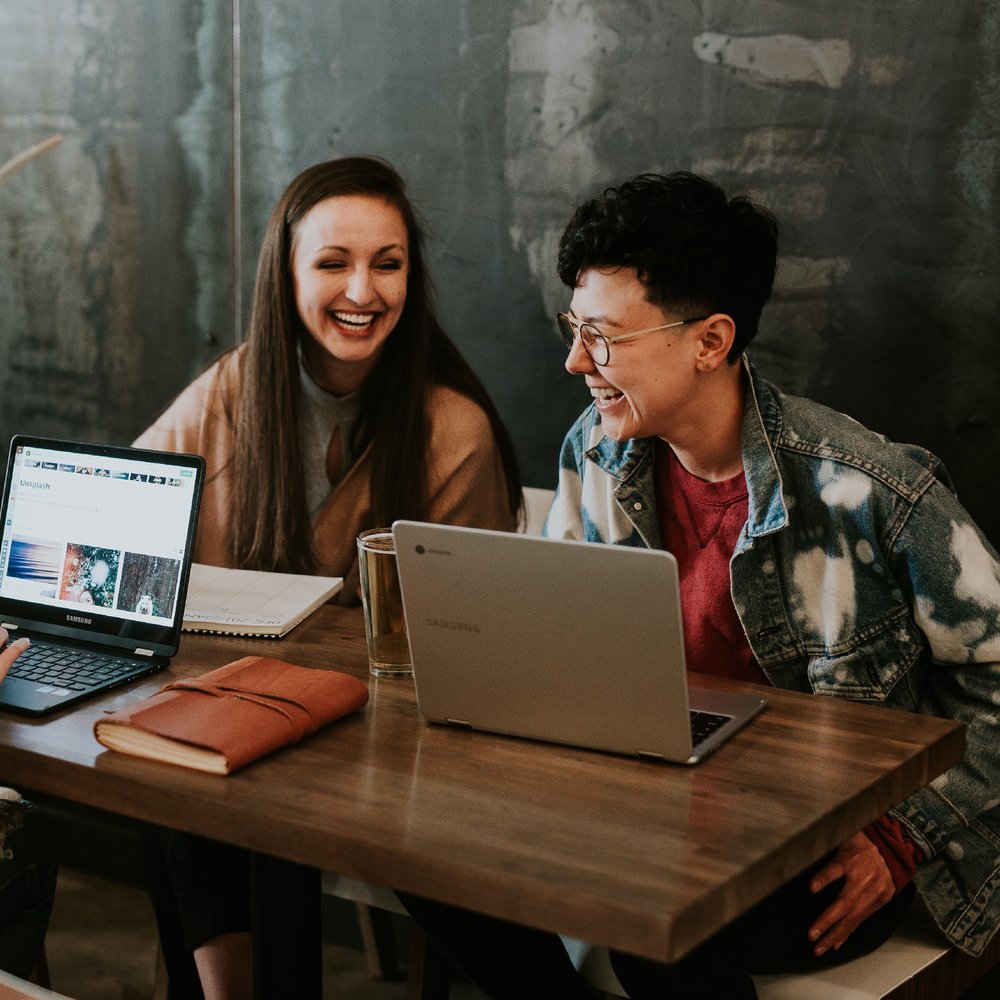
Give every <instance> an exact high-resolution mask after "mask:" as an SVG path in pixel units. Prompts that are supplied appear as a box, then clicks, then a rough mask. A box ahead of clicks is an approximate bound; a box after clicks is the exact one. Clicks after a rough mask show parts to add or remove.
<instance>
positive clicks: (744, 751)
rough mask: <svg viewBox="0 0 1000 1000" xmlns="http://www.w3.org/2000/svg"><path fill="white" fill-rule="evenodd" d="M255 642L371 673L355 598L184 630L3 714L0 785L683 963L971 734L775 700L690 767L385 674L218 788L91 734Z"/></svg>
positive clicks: (909, 718) (938, 765)
mask: <svg viewBox="0 0 1000 1000" xmlns="http://www.w3.org/2000/svg"><path fill="white" fill-rule="evenodd" d="M247 653H261V654H265V655H274V656H280V657H283V658H284V659H287V660H290V661H292V662H295V663H299V664H302V665H304V666H312V667H328V668H335V669H341V670H345V671H348V672H351V673H354V674H357V675H358V676H362V677H365V678H367V677H368V674H367V663H366V659H365V646H364V627H363V623H362V619H361V615H360V612H359V611H358V610H356V609H343V608H337V607H333V606H326V607H324V608H322V609H320V611H319V612H317V613H316V614H315V615H313V616H312V617H311V618H310V619H309V620H308V621H307V622H306V623H304V624H303V625H301V626H299V628H298V629H296V630H295V631H294V632H293V633H292V635H291V636H289V637H288V638H286V639H285V640H283V641H281V642H275V641H273V640H247V639H233V638H222V637H215V636H193V635H191V636H189V635H186V636H185V637H184V639H183V642H182V645H181V652H180V653H179V654H178V656H177V657H176V658H175V659H174V661H173V663H172V665H171V667H170V668H169V669H168V670H167V671H165V672H162V673H160V674H158V675H154V676H153V677H151V678H147V679H145V680H144V681H142V682H141V683H137V684H135V685H134V686H133V687H132V688H130V689H120V690H118V691H116V692H112V693H110V694H109V695H107V696H105V697H103V698H100V699H97V700H92V701H90V702H87V703H84V704H83V705H82V706H80V707H78V708H76V709H75V710H70V711H68V712H66V713H63V714H61V715H56V716H53V717H50V718H49V719H48V720H45V721H32V720H29V719H24V718H22V717H17V716H13V715H10V714H2V715H0V776H2V778H3V780H4V782H5V783H9V784H13V785H15V786H18V785H20V786H22V787H24V788H31V789H36V790H39V791H42V792H46V793H49V794H53V795H56V796H60V797H63V798H66V799H69V800H72V801H74V802H81V803H85V804H87V805H93V806H97V807H100V808H102V809H108V810H112V811H114V812H116V813H120V814H123V815H126V816H132V817H136V818H139V819H143V820H150V821H152V822H155V823H160V824H164V825H168V826H174V827H176V828H178V829H181V830H187V831H191V832H195V833H199V834H202V835H204V836H208V837H213V838H216V839H218V840H222V841H227V842H229V843H232V844H237V845H240V846H242V847H246V848H249V849H250V850H252V851H255V852H258V853H259V855H261V856H262V857H265V858H275V859H279V860H282V861H286V862H295V863H297V864H296V865H295V866H292V867H291V868H290V869H287V870H286V871H285V872H284V873H282V872H281V871H280V870H279V881H282V882H283V881H285V880H286V878H285V877H286V875H287V872H288V871H291V872H293V873H294V872H296V871H304V872H305V879H304V881H303V883H302V884H301V885H300V887H299V888H300V891H305V892H313V891H314V889H315V887H316V886H318V877H316V878H315V879H314V878H313V876H314V874H315V871H316V870H330V871H336V872H339V873H341V874H345V875H351V876H355V877H358V878H362V879H365V880H368V881H371V882H376V883H380V884H383V885H392V886H395V887H397V888H400V889H405V890H408V891H410V892H414V893H420V894H423V895H426V896H430V897H433V898H436V899H440V900H444V901H447V902H450V903H454V904H458V905H461V906H465V907H469V908H472V909H476V910H482V911H484V912H487V913H491V914H495V915H498V916H501V917H505V918H508V919H512V920H517V921H522V922H525V923H528V924H532V925H535V926H537V927H542V928H546V929H549V930H554V931H559V932H561V933H564V934H567V935H570V936H573V937H577V938H583V939H585V940H588V941H591V942H593V943H595V944H602V945H609V946H612V947H615V948H620V949H623V950H626V951H630V952H634V953H636V954H639V955H643V956H647V957H650V958H656V959H663V960H672V959H676V958H678V957H679V956H681V955H683V954H684V953H685V952H687V951H688V950H689V949H691V948H692V947H694V946H695V945H697V944H698V943H700V942H701V941H703V940H704V939H705V938H707V937H708V936H710V935H711V934H712V933H714V932H715V931H717V930H718V929H719V928H720V927H721V926H722V925H723V924H724V923H726V922H727V921H728V920H730V919H731V918H733V917H735V916H736V915H737V914H739V913H741V912H742V911H744V910H745V909H747V908H748V907H749V906H751V905H752V904H753V903H755V902H756V901H758V900H759V899H761V898H762V897H764V896H765V895H767V894H768V893H770V892H771V891H772V890H774V889H775V888H776V887H777V886H778V885H780V884H781V883H783V882H784V881H785V880H787V879H788V878H789V877H791V876H792V875H794V874H796V873H797V872H798V871H800V870H802V869H803V868H804V867H806V866H807V865H808V864H810V863H811V862H813V861H815V860H817V859H818V858H820V857H821V856H822V855H823V854H824V853H826V852H827V851H829V850H831V849H833V848H834V847H835V846H836V845H837V844H839V843H840V842H841V841H843V840H844V839H846V838H847V837H848V836H849V835H850V834H852V833H854V832H856V831H857V830H859V829H860V828H861V827H863V826H864V825H865V824H866V823H868V822H869V821H871V820H872V819H873V818H875V817H876V816H878V815H880V814H881V813H882V812H883V811H884V810H885V809H886V808H887V807H889V806H890V805H892V804H893V803H895V802H898V801H900V800H901V799H903V798H905V797H906V796H907V795H908V794H910V793H911V792H912V791H913V790H915V789H917V788H919V787H921V786H922V785H924V784H926V783H927V782H928V781H930V780H931V779H932V778H933V777H934V776H935V775H937V774H939V773H940V772H941V771H943V770H945V769H947V768H948V767H950V766H951V765H952V764H954V763H955V762H957V761H958V760H960V759H961V756H962V751H963V746H964V737H963V732H962V727H961V726H959V725H958V724H956V723H953V722H949V721H945V720H941V719H936V718H931V717H928V716H918V715H909V714H905V713H901V712H896V711H890V710H885V709H879V708H873V707H869V706H863V705H857V704H853V703H850V702H846V701H841V700H836V699H832V698H821V697H816V696H810V695H803V694H799V693H795V692H787V691H779V690H769V691H768V697H769V699H770V704H769V707H768V708H767V709H766V710H765V711H764V713H763V714H762V715H761V716H759V717H758V718H757V719H756V720H754V721H753V722H752V723H751V724H750V725H749V726H748V727H747V728H746V729H744V730H743V731H742V732H741V733H739V734H737V735H736V736H735V737H734V738H733V739H731V740H730V741H729V742H728V743H727V744H726V745H725V746H723V747H722V748H721V749H720V750H719V751H718V752H717V753H716V754H715V755H713V756H712V757H710V758H709V759H708V760H707V761H706V762H705V763H703V764H701V765H698V766H696V767H693V768H689V767H684V766H673V765H665V764H659V763H655V762H650V761H645V760H638V759H636V760H633V759H629V758H625V757H619V756H614V755H609V754H601V753H593V752H587V751H582V750H574V749H570V748H566V747H559V746H550V745H545V744H540V743H533V742H529V741H522V740H515V739H508V738H503V737H494V736H490V735H486V734H481V733H469V732H464V731H452V730H448V729H446V728H441V727H437V726H429V725H427V724H426V723H424V722H423V720H422V719H421V717H420V715H419V713H418V711H417V706H416V701H415V697H414V693H413V685H412V682H411V681H405V680H392V679H378V680H376V679H374V678H372V679H371V685H370V690H371V701H370V704H369V706H368V707H367V708H366V709H365V710H363V711H362V712H360V713H358V714H357V715H355V716H353V717H350V718H348V719H346V720H342V721H341V722H339V723H335V724H334V725H332V726H330V727H328V728H327V729H325V730H324V731H323V732H321V733H319V734H317V735H316V736H314V737H311V738H310V739H308V740H307V741H305V742H303V743H302V744H300V745H298V746H296V747H294V748H289V749H286V750H283V751H280V752H278V753H276V754H274V755H272V756H271V757H269V758H266V759H264V760H261V761H258V762H257V763H255V764H253V765H250V766H249V767H247V768H246V769H245V770H243V771H241V772H238V773H237V774H235V775H231V776H229V777H226V778H220V777H213V776H209V775H204V774H200V773H197V772H192V771H187V770H184V769H181V768H175V767H172V766H170V765H164V764H156V763H149V762H144V761H140V760H136V759H133V758H129V757H125V756H122V755H119V754H116V753H112V752H110V751H105V750H103V748H102V747H100V745H99V744H98V743H97V742H96V741H95V740H94V738H93V735H92V727H93V723H94V721H95V719H97V718H98V717H99V716H100V714H101V712H102V711H106V710H114V709H117V708H120V707H122V706H124V705H126V704H129V703H131V702H133V701H135V700H136V699H138V698H140V697H143V696H145V695H148V694H151V693H152V692H154V691H155V690H157V689H158V688H159V687H160V686H161V685H162V684H164V683H166V682H167V681H168V680H171V679H174V678H175V677H181V676H188V675H192V674H195V673H201V672H203V671H205V670H207V669H210V668H212V667H216V666H220V665H222V664H223V663H226V662H228V661H230V660H233V659H236V658H237V657H239V656H243V655H246V654H247ZM469 669H470V671H471V670H475V664H474V663H470V664H469ZM706 682H707V683H713V682H712V681H710V680H708V679H706ZM714 683H716V684H718V685H719V686H728V687H732V688H741V687H743V688H746V687H749V686H748V685H739V684H734V683H730V682H722V681H716V682H714ZM297 866H306V867H305V868H304V869H299V868H298V867H297ZM317 895H318V893H317ZM316 910H317V914H318V905H317V907H316ZM308 919H309V920H313V917H311V916H310V917H309V918H308ZM315 919H316V920H317V921H318V916H316V918H315ZM295 936H296V934H295V933H290V932H288V928H287V927H286V940H285V942H284V944H288V939H294V938H295ZM283 946H284V945H283ZM279 958H280V956H277V957H276V958H275V961H277V960H279ZM286 989H287V982H286ZM261 992H262V993H266V992H267V990H266V989H264V988H262V989H261ZM286 995H288V994H287V993H286ZM296 995H297V996H305V995H306V993H304V992H303V993H297V994H296Z"/></svg>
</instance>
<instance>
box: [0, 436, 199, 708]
mask: <svg viewBox="0 0 1000 1000" xmlns="http://www.w3.org/2000/svg"><path fill="white" fill-rule="evenodd" d="M204 476H205V463H204V461H203V460H202V459H201V458H200V457H198V456H197V455H176V454H171V453H168V452H160V451H149V450H145V449H140V448H122V447H116V446H111V445H97V444H83V443H80V442H74V441H57V440H53V439H50V438H40V437H27V436H18V437H15V438H14V439H13V440H12V441H11V445H10V455H9V456H8V460H7V474H6V478H5V480H4V488H3V505H2V515H0V517H2V521H3V542H2V544H0V624H2V625H3V626H4V627H5V628H6V629H7V631H8V632H9V633H10V637H11V639H15V638H18V637H19V636H27V637H28V638H29V639H30V640H31V646H30V647H29V648H28V650H26V651H25V652H24V653H22V654H21V655H20V656H19V657H18V658H17V660H16V661H15V663H14V666H13V667H12V668H11V670H10V672H9V673H8V675H7V678H6V680H4V681H3V683H2V684H0V708H9V709H12V710H15V711H20V712H27V713H29V714H32V715H44V714H46V713H48V712H53V711H56V710H58V709H60V708H65V707H66V706H67V705H72V704H74V703H75V702H78V701H80V700H81V699H83V698H88V697H90V696H91V695H93V694H95V693H97V692H98V691H103V690H105V689H107V688H110V687H114V686H116V685H119V684H126V683H128V682H129V681H132V680H134V679H135V678H137V677H142V676H143V675H145V674H149V673H152V672H153V671H154V670H159V669H160V668H161V667H164V666H166V665H167V664H168V663H169V662H170V657H171V656H173V655H174V653H176V652H177V646H178V643H179V641H180V633H181V623H182V621H183V619H184V599H185V596H186V593H187V584H188V575H189V573H190V569H191V555H192V548H193V545H194V536H195V529H196V527H197V523H198V509H199V505H200V502H201V490H202V483H203V480H204Z"/></svg>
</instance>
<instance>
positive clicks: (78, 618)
mask: <svg viewBox="0 0 1000 1000" xmlns="http://www.w3.org/2000/svg"><path fill="white" fill-rule="evenodd" d="M66 621H68V622H76V623H77V624H78V625H93V624H94V619H93V618H84V617H83V615H67V616H66Z"/></svg>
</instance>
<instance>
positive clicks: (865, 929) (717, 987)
mask: <svg viewBox="0 0 1000 1000" xmlns="http://www.w3.org/2000/svg"><path fill="white" fill-rule="evenodd" d="M824 863H825V861H824V862H820V864H819V865H816V866H814V867H813V868H811V869H809V870H808V871H806V872H804V873H803V874H802V875H800V876H798V877H797V878H794V879H792V880H791V881H790V882H789V883H787V884H786V885H785V886H783V887H782V888H781V889H779V890H778V891H777V892H775V893H774V894H773V895H771V896H769V897H768V898H767V899H765V900H763V901H762V902H760V903H758V904H757V906H755V907H753V908H752V909H751V910H749V911H748V912H747V913H745V914H744V915H743V916H741V917H739V918H737V919H736V920H734V921H733V922H732V923H731V924H728V925H727V926H726V927H724V928H723V929H722V930H721V931H720V932H719V933H718V934H716V935H715V936H714V937H712V938H710V939H709V940H708V941H707V942H706V943H705V944H703V945H701V946H700V947H698V948H696V949H695V950H694V951H693V952H691V953H690V954H689V955H687V956H685V957H684V958H682V959H681V960H680V961H679V962H676V963H674V964H672V965H666V964H663V963H660V962H653V961H650V960H648V959H643V958H637V957H635V956H634V955H627V954H624V953H622V952H616V951H612V952H611V965H612V967H613V968H614V970H615V975H617V976H618V979H619V981H620V982H621V984H622V986H624V987H625V990H626V992H627V994H628V996H629V997H631V998H632V1000H654V998H655V1000H755V998H756V996H757V991H756V989H755V988H754V985H753V980H752V979H751V974H752V973H760V974H763V973H771V972H797V971H806V970H808V969H815V968H821V967H827V966H831V965H837V964H839V963H841V962H846V961H848V960H849V959H852V958H857V957H858V956H860V955H864V954H867V953H868V952H870V951H873V950H874V949H875V948H877V947H878V946H879V945H880V944H882V942H883V941H885V940H886V939H887V938H888V937H889V935H890V934H892V932H893V931H894V930H895V929H896V927H897V926H898V925H899V922H900V921H901V920H902V919H903V916H904V915H905V913H906V911H907V909H909V906H910V902H911V901H912V899H913V886H912V885H910V886H907V887H906V888H905V889H903V890H902V891H900V892H899V893H897V894H896V896H895V897H893V899H892V900H890V901H889V902H888V903H887V904H886V905H885V906H883V907H882V909H881V910H879V911H878V912H877V913H875V914H873V915H872V916H871V917H869V918H868V920H866V921H865V922H864V923H863V924H861V925H860V926H859V927H858V928H857V930H855V932H854V933H853V934H852V935H851V936H850V938H848V940H847V941H846V942H845V944H844V945H843V947H841V948H840V950H839V951H830V952H827V953H826V954H825V955H823V956H821V957H819V958H817V957H816V956H815V955H813V953H812V944H811V943H810V942H809V940H808V938H807V937H806V933H807V931H808V929H809V927H810V926H811V925H812V923H813V921H814V920H815V919H816V918H817V917H818V916H819V915H820V913H822V912H823V910H824V909H826V907H827V906H829V904H830V903H831V902H832V901H833V900H834V899H835V898H836V896H837V894H838V892H839V891H840V887H841V885H842V884H843V881H842V880H841V881H838V882H835V883H833V885H831V886H828V887H827V888H826V889H825V890H824V891H822V892H819V893H812V892H810V891H809V879H810V877H811V876H812V874H813V873H814V872H815V871H816V870H818V868H819V867H821V866H822V864H824ZM399 898H400V899H401V900H402V902H403V905H404V906H405V907H406V908H407V909H408V910H409V911H410V913H411V915H412V916H413V918H414V920H416V922H417V923H418V924H419V925H420V926H421V927H422V928H423V930H424V932H425V933H426V934H427V936H428V937H429V938H430V939H431V941H433V943H434V944H435V945H436V946H437V947H438V948H439V949H440V951H441V952H443V954H444V955H445V956H446V957H447V958H448V959H449V961H450V962H451V963H452V965H454V966H455V968H456V969H458V970H459V971H460V972H461V973H462V974H463V975H465V976H466V978H468V979H469V980H470V981H471V982H473V983H474V984H475V985H476V986H477V987H478V988H479V989H480V990H482V991H483V993H485V994H486V995H487V996H488V997H490V998H491V1000H532V998H536V997H537V998H538V1000H542V998H549V997H560V998H566V1000H592V998H593V997H594V996H595V994H594V992H593V991H592V990H591V989H590V987H589V986H587V984H586V983H585V982H584V980H583V979H582V977H581V976H580V975H579V974H578V973H577V972H576V970H575V969H574V967H573V964H572V962H571V961H570V959H569V956H568V955H567V953H566V949H565V948H564V947H563V945H562V942H561V941H560V940H559V938H558V936H557V935H554V934H549V933H546V932H544V931H537V930H533V929H531V928H528V927H523V926H521V925H519V924H512V923H508V922H506V921H503V920H497V919H495V918H493V917H486V916H483V915H482V914H479V913H472V912H469V911H467V910H461V909H458V908H457V907H452V906H446V905H445V904H443V903H435V902H432V901H431V900H427V899H423V898H420V897H416V896H409V895H406V894H403V893H401V894H399Z"/></svg>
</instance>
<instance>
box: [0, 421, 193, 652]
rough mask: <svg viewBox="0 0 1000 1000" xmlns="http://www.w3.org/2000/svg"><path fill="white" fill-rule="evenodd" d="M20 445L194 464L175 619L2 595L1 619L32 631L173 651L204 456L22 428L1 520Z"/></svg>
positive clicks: (16, 439) (10, 452)
mask: <svg viewBox="0 0 1000 1000" xmlns="http://www.w3.org/2000/svg"><path fill="white" fill-rule="evenodd" d="M17 448H39V449H45V450H50V451H63V452H68V453H72V454H79V455H87V456H91V457H94V458H108V459H118V460H125V461H144V462H152V463H155V464H157V465H167V466H175V467H178V468H193V469H194V470H195V474H194V487H193V496H192V500H191V507H190V511H189V516H188V525H187V533H186V536H185V543H184V557H183V558H182V559H181V568H180V577H179V583H178V590H177V600H176V601H175V603H174V609H173V619H172V621H171V623H170V624H167V625H163V624H160V623H151V622H146V621H142V620H136V619H130V618H120V617H118V616H116V615H109V614H94V615H87V614H81V613H80V611H79V609H67V608H64V607H54V606H53V607H50V606H48V605H44V604H41V603H35V602H31V601H24V600H19V599H17V598H12V597H4V596H2V595H0V621H2V622H3V623H4V624H6V625H12V626H15V627H16V628H18V629H22V628H23V629H24V630H25V631H26V632H28V633H29V634H30V633H35V634H40V635H51V636H58V637H62V638H66V639H72V640H74V641H81V642H88V643H93V644H95V645H100V646H110V647H112V648H115V649H121V650H122V651H130V652H131V651H135V650H139V649H141V650H148V651H149V653H150V654H152V655H154V656H159V657H170V656H173V655H174V654H175V653H176V652H177V648H178V645H179V643H180V633H181V626H182V624H183V621H184V603H185V600H186V597H187V587H188V579H189V577H190V573H191V559H192V552H193V548H194V540H195V534H196V532H197V528H198V514H199V511H200V509H201V494H202V488H203V486H204V480H205V461H204V459H203V458H201V456H199V455H190V454H183V453H177V452H163V451H154V450H152V449H148V448H132V447H127V446H122V445H109V444H94V443H89V442H83V441H69V440H63V439H58V438H47V437H36V436H33V435H32V436H29V435H21V434H18V435H15V436H14V437H13V438H12V439H11V442H10V447H9V449H8V454H7V468H6V470H5V472H4V485H3V500H2V509H0V521H2V523H4V524H6V521H7V508H8V506H9V503H10V495H11V478H12V476H13V471H14V467H15V462H14V456H15V452H16V449H17Z"/></svg>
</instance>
